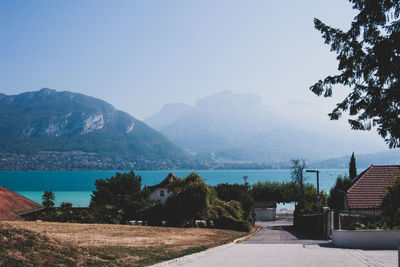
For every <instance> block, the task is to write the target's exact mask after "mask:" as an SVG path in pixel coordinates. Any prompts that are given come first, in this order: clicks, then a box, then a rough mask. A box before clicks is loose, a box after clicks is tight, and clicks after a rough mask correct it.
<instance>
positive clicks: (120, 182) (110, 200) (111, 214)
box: [90, 171, 150, 223]
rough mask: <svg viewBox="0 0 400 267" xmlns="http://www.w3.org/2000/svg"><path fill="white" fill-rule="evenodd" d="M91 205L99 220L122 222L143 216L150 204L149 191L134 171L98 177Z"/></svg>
mask: <svg viewBox="0 0 400 267" xmlns="http://www.w3.org/2000/svg"><path fill="white" fill-rule="evenodd" d="M95 186H96V190H94V191H93V195H92V199H91V201H90V207H91V208H93V209H94V214H95V216H96V217H97V218H98V220H99V222H107V223H121V222H125V221H130V220H132V219H139V218H142V217H143V214H144V210H145V209H146V208H148V206H149V205H150V201H149V199H148V196H149V193H148V192H147V191H146V190H142V178H141V177H140V176H136V175H135V173H134V172H133V171H131V172H129V173H118V172H117V173H116V175H115V177H111V178H106V179H98V180H96V183H95Z"/></svg>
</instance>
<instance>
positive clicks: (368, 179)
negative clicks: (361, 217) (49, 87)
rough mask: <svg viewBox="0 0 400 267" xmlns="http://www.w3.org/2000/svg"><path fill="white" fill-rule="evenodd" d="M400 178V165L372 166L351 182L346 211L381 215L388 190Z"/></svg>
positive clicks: (347, 194)
mask: <svg viewBox="0 0 400 267" xmlns="http://www.w3.org/2000/svg"><path fill="white" fill-rule="evenodd" d="M399 176H400V165H381V166H374V165H371V166H370V167H369V168H368V169H366V170H365V171H363V172H362V173H360V174H359V175H358V176H356V177H355V178H354V179H353V180H352V181H351V186H350V188H349V189H348V190H347V193H346V201H345V209H346V210H351V211H356V212H358V213H364V214H380V213H381V212H382V211H381V209H380V205H381V204H382V200H383V198H384V197H385V195H386V189H387V188H388V186H389V185H391V184H393V183H394V182H395V180H396V179H397V178H398V177H399Z"/></svg>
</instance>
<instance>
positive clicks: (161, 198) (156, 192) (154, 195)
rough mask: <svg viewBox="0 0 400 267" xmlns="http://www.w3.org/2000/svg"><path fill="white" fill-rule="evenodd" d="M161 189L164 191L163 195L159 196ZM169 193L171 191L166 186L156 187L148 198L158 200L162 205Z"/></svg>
mask: <svg viewBox="0 0 400 267" xmlns="http://www.w3.org/2000/svg"><path fill="white" fill-rule="evenodd" d="M161 191H164V196H161ZM170 195H171V192H169V190H168V188H157V189H155V190H154V191H153V192H151V193H150V197H149V198H150V199H151V200H159V201H160V202H161V204H163V205H164V204H165V202H166V201H167V198H168V197H169V196H170Z"/></svg>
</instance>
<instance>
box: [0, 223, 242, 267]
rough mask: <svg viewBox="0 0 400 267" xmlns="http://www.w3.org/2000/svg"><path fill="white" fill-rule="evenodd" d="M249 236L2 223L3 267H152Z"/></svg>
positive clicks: (225, 232) (202, 230)
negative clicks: (147, 266)
mask: <svg viewBox="0 0 400 267" xmlns="http://www.w3.org/2000/svg"><path fill="white" fill-rule="evenodd" d="M244 235H247V233H243V232H236V231H229V230H219V229H206V228H171V227H151V226H128V225H111V224H76V223H50V222H1V223H0V264H1V265H3V266H146V265H150V264H153V263H156V262H160V261H164V260H168V259H172V258H176V257H180V256H183V255H187V254H191V253H194V252H198V251H202V250H205V249H207V248H210V247H214V246H218V245H222V244H225V243H228V242H231V241H232V240H234V239H236V238H239V237H242V236H244Z"/></svg>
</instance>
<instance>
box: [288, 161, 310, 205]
mask: <svg viewBox="0 0 400 267" xmlns="http://www.w3.org/2000/svg"><path fill="white" fill-rule="evenodd" d="M290 163H291V169H292V172H291V175H292V180H293V182H294V183H295V184H298V185H299V186H300V200H301V199H302V198H303V196H304V182H305V177H304V169H305V168H306V161H305V160H304V159H292V160H291V161H290Z"/></svg>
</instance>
